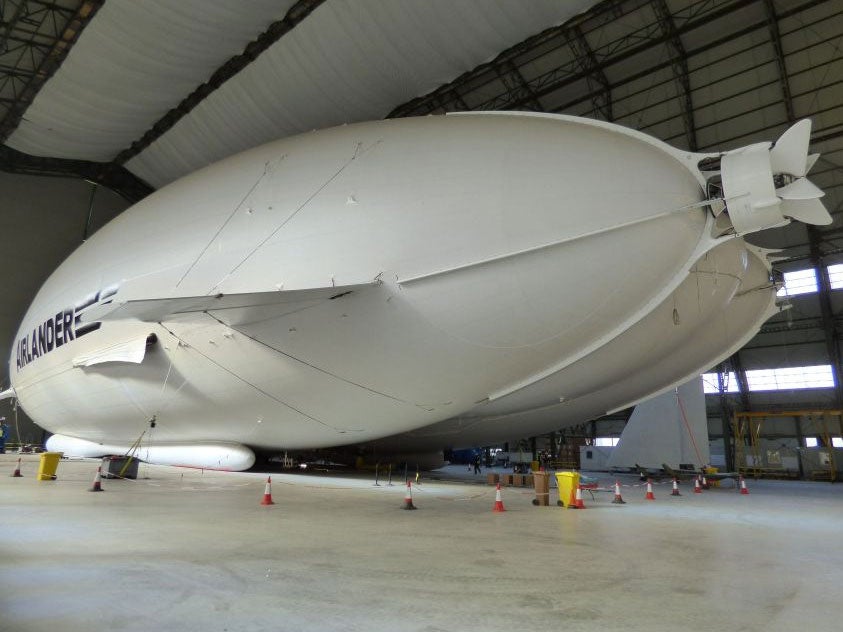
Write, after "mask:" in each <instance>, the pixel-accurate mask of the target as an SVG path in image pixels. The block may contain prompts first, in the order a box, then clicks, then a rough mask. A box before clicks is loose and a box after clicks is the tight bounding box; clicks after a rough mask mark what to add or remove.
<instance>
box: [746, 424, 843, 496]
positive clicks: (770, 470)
mask: <svg viewBox="0 0 843 632" xmlns="http://www.w3.org/2000/svg"><path fill="white" fill-rule="evenodd" d="M773 418H791V419H794V420H795V422H796V423H799V422H800V421H801V420H803V419H804V420H805V421H807V422H808V423H810V424H812V427H813V428H815V429H816V430H817V432H818V434H819V435H820V438H821V440H822V444H823V445H822V446H821V447H820V459H819V462H818V465H817V466H814V464H812V465H811V467H810V469H808V468H807V467H806V468H805V471H804V472H801V473H802V474H803V475H804V476H806V477H809V478H812V479H813V480H827V481H831V482H835V481H836V480H837V466H836V462H835V454H834V449H833V444H832V433H831V432H830V430H829V425H830V422H831V420H832V419H833V418H834V420H835V421H836V422H837V423H838V426H839V425H840V424H841V422H843V411H840V410H835V409H830V410H789V411H775V412H774V411H757V412H737V413H735V414H734V416H733V417H732V422H733V423H732V428H733V431H734V441H735V469H737V471H738V472H740V473H741V474H743V475H745V476H751V477H753V478H755V479H758V478H794V477H796V476H799V475H800V471H793V470H790V469H788V468H785V467H784V466H783V465H782V463H781V460H780V459H779V460H778V462H772V461H773V459H771V456H770V451H769V450H765V449H764V446H762V435H761V430H762V428H763V427H764V424H765V422H766V421H767V420H769V419H773ZM796 435H797V437H798V439H799V440H800V442H801V440H802V436H801V432H797V433H796ZM802 456H803V454H802V452H801V450H800V452H799V457H800V458H799V463H800V470H802V469H803V466H804V465H805V463H804V460H803V458H802Z"/></svg>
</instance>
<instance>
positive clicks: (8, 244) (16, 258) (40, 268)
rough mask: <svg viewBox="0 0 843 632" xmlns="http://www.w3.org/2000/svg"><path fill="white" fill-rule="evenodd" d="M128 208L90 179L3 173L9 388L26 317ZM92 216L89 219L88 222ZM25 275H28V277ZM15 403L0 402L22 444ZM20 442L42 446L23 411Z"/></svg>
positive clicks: (4, 349)
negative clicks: (74, 255)
mask: <svg viewBox="0 0 843 632" xmlns="http://www.w3.org/2000/svg"><path fill="white" fill-rule="evenodd" d="M128 206H129V203H128V202H126V201H125V200H124V199H123V198H121V197H120V196H118V195H116V194H115V193H113V192H111V191H109V190H108V189H105V188H103V187H98V186H96V185H92V184H91V183H89V182H86V181H85V180H79V179H74V178H54V177H43V176H30V175H17V174H10V173H5V172H2V171H0V214H2V217H3V225H2V230H0V252H2V253H3V258H4V261H7V262H11V263H10V264H9V265H10V266H11V267H9V268H7V269H5V270H2V271H0V279H2V300H0V331H4V332H8V334H7V336H6V337H4V338H3V339H0V358H2V368H0V384H2V385H3V387H6V386H8V384H9V365H8V359H9V353H10V350H11V349H12V348H13V345H14V340H13V337H14V335H15V333H16V332H17V328H18V326H19V325H20V320H21V318H22V317H23V314H22V313H20V312H19V306H20V305H28V304H29V303H30V301H31V300H32V299H33V298H34V296H35V294H36V292H38V288H39V287H41V285H42V284H43V283H44V281H45V280H46V279H47V277H48V276H49V275H50V273H52V272H53V270H55V269H56V267H57V266H58V265H59V264H60V263H61V262H62V261H63V260H64V259H65V258H66V257H67V256H68V255H69V254H70V253H71V252H73V250H75V249H76V247H77V246H79V245H80V244H81V243H82V241H83V238H84V237H85V235H86V226H87V235H91V234H93V233H94V232H95V231H96V230H98V229H99V228H100V227H102V226H103V225H104V224H105V223H106V222H108V221H110V220H111V219H112V218H114V217H116V216H117V215H118V214H119V213H121V212H122V211H123V210H124V209H126V208H127V207H128ZM89 215H90V220H89ZM24 271H25V273H23V272H24ZM12 404H13V402H12V400H3V401H0V417H6V423H7V424H8V425H9V426H10V428H11V431H12V439H11V440H12V442H15V443H16V442H17V438H18V437H17V431H16V429H15V412H14V410H13V408H12ZM18 421H19V424H18V427H19V431H20V440H21V442H23V443H33V442H39V441H40V438H41V430H40V429H39V428H37V427H36V426H35V425H34V424H32V422H31V421H30V420H29V418H28V417H26V415H25V414H24V413H23V412H22V411H19V413H18Z"/></svg>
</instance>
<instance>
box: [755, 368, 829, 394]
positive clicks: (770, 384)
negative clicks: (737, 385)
mask: <svg viewBox="0 0 843 632" xmlns="http://www.w3.org/2000/svg"><path fill="white" fill-rule="evenodd" d="M746 383H747V386H748V387H749V390H750V391H781V390H791V389H800V388H833V387H834V377H833V376H832V374H831V365H829V364H821V365H819V366H794V367H787V368H781V369H758V370H755V371H747V372H746Z"/></svg>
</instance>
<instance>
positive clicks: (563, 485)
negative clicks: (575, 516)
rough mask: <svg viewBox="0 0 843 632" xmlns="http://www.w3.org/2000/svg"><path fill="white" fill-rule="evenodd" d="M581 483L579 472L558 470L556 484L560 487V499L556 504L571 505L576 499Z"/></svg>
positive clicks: (561, 505)
mask: <svg viewBox="0 0 843 632" xmlns="http://www.w3.org/2000/svg"><path fill="white" fill-rule="evenodd" d="M579 484H580V473H579V472H556V485H557V486H558V487H559V500H558V501H557V503H556V504H557V505H559V506H560V507H567V506H568V505H570V504H571V503H572V502H573V501H574V499H575V496H576V494H577V487H578V486H579Z"/></svg>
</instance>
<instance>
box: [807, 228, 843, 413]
mask: <svg viewBox="0 0 843 632" xmlns="http://www.w3.org/2000/svg"><path fill="white" fill-rule="evenodd" d="M807 229H808V240H809V246H810V249H811V263H812V264H813V266H814V269H815V271H816V274H817V289H818V292H817V300H818V301H819V303H820V315H821V317H822V328H823V333H824V334H825V345H826V349H827V352H828V360H829V364H831V374H832V376H833V377H834V400H835V405H836V406H837V408H843V383H841V379H840V378H841V367H840V338H839V336H838V335H837V328H836V327H835V323H834V311H833V309H832V307H831V281H830V280H829V278H828V267H827V266H826V264H825V261H824V254H823V251H822V238H823V237H822V232H821V231H820V230H818V229H817V228H816V227H815V226H812V225H808V226H807Z"/></svg>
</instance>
